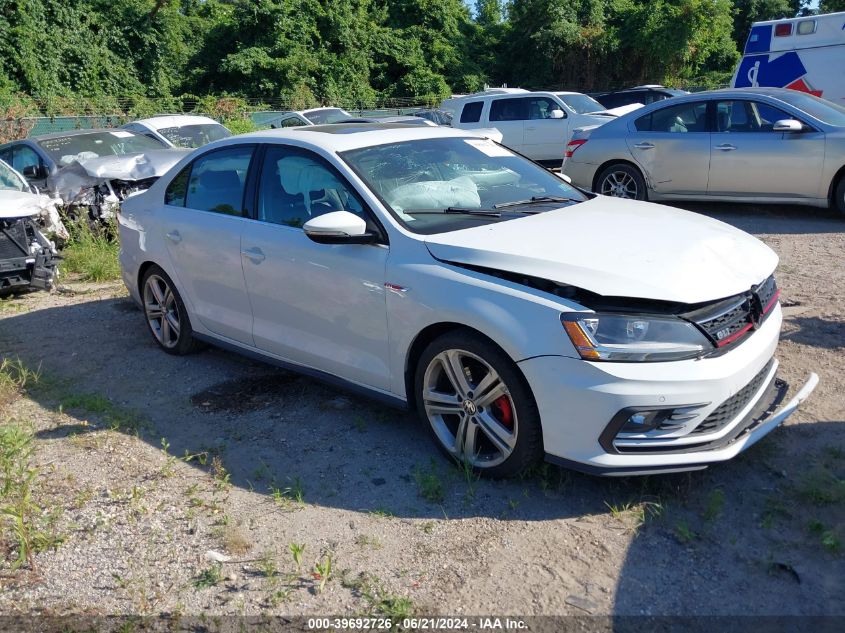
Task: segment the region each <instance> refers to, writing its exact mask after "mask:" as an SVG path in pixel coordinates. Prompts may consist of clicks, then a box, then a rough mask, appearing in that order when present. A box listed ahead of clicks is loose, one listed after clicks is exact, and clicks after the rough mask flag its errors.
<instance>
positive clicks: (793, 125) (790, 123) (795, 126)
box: [772, 119, 804, 132]
mask: <svg viewBox="0 0 845 633" xmlns="http://www.w3.org/2000/svg"><path fill="white" fill-rule="evenodd" d="M772 131H774V132H802V131H804V124H803V123H801V121H796V120H795V119H781V120H780V121H775V124H774V126H773V127H772Z"/></svg>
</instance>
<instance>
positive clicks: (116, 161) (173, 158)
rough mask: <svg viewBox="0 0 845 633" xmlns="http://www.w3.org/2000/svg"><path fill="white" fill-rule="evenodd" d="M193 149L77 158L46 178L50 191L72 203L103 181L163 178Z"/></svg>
mask: <svg viewBox="0 0 845 633" xmlns="http://www.w3.org/2000/svg"><path fill="white" fill-rule="evenodd" d="M192 151H193V150H190V149H157V150H150V151H147V152H143V153H141V154H125V155H123V156H98V157H96V158H77V159H76V160H74V161H73V162H71V163H69V164H68V165H65V166H63V167H60V168H59V170H58V171H57V172H56V173H55V174H53V175H52V176H50V177H49V178H48V179H47V188H48V189H50V190H51V191H55V192H56V193H58V194H59V195H60V196H61V197H62V198H64V199H65V200H72V199H73V198H75V197H76V195H77V194H78V193H79V191H80V189H82V188H85V187H93V186H95V185H98V184H100V183H101V182H103V181H104V180H128V181H134V180H146V179H147V178H157V177H159V176H163V175H164V174H165V173H167V171H168V170H169V169H170V168H171V167H173V165H175V164H176V163H178V162H179V161H180V160H182V158H184V156H185V155H186V154H190V153H191V152H192Z"/></svg>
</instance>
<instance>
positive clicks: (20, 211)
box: [0, 189, 52, 218]
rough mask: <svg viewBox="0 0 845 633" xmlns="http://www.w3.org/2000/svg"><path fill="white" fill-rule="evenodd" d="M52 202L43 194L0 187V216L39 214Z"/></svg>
mask: <svg viewBox="0 0 845 633" xmlns="http://www.w3.org/2000/svg"><path fill="white" fill-rule="evenodd" d="M51 204H52V201H51V200H50V198H48V197H47V196H45V195H39V194H35V193H29V192H26V191H11V190H8V189H0V218H27V217H31V216H34V215H40V214H41V213H42V212H43V211H44V209H46V208H47V207H48V206H49V205H51Z"/></svg>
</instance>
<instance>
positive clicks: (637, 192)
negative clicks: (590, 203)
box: [596, 163, 646, 200]
mask: <svg viewBox="0 0 845 633" xmlns="http://www.w3.org/2000/svg"><path fill="white" fill-rule="evenodd" d="M596 193H600V194H601V195H603V196H613V197H615V198H628V199H630V200H645V199H646V191H645V180H644V179H643V177H642V175H641V174H640V172H639V170H638V169H637V168H636V167H632V166H631V165H626V164H624V163H616V164H614V165H611V166H610V167H608V168H607V169H605V170H604V171H602V172H601V174H599V177H598V181H597V182H596Z"/></svg>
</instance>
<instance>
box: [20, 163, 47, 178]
mask: <svg viewBox="0 0 845 633" xmlns="http://www.w3.org/2000/svg"><path fill="white" fill-rule="evenodd" d="M48 175H49V174H48V173H47V167H46V165H27V166H26V167H24V168H23V177H24V178H29V179H33V180H44V179H45V178H46V177H47V176H48Z"/></svg>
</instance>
